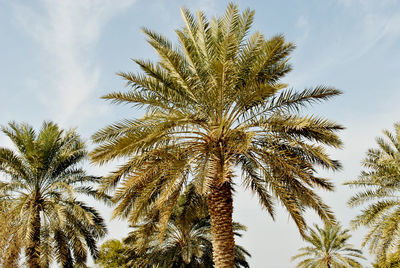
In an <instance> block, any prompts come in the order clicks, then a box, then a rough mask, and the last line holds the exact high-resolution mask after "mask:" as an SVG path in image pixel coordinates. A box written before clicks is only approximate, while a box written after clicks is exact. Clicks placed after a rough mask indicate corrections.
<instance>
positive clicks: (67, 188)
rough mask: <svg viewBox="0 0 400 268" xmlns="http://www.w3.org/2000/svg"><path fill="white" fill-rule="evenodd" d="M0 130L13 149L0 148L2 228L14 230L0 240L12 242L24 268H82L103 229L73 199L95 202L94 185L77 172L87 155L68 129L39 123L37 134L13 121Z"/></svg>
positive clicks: (87, 209)
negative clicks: (4, 205) (4, 225)
mask: <svg viewBox="0 0 400 268" xmlns="http://www.w3.org/2000/svg"><path fill="white" fill-rule="evenodd" d="M1 130H2V131H3V133H5V134H6V135H7V136H8V137H9V138H10V139H11V141H12V142H13V145H14V147H15V148H14V149H9V148H0V173H1V174H2V175H3V176H4V180H1V181H0V202H6V203H7V210H6V211H5V212H6V215H7V216H8V221H7V222H6V223H7V224H8V225H10V226H12V227H13V230H14V231H13V232H12V233H8V234H7V233H5V234H4V233H2V232H1V231H0V235H1V236H2V237H1V238H2V239H6V241H18V243H20V246H21V248H20V249H22V248H25V250H26V252H25V254H26V256H27V259H28V260H27V262H28V264H29V266H30V267H39V265H40V266H43V267H48V265H50V264H51V263H52V262H53V261H56V262H58V263H60V264H61V265H63V266H64V267H72V265H73V264H74V265H84V264H85V262H86V260H87V255H88V251H89V252H90V254H91V255H92V256H93V257H96V256H97V246H96V241H97V240H98V239H99V238H101V237H103V236H104V235H105V233H106V226H105V224H104V221H103V219H102V217H101V216H100V214H99V213H98V212H97V211H96V210H95V209H94V208H92V207H90V206H88V205H87V204H85V202H83V201H80V200H78V199H77V195H79V194H84V195H87V196H92V197H96V191H95V190H94V188H92V186H91V184H93V183H97V182H98V181H99V180H100V178H98V177H93V176H88V175H86V173H85V171H84V170H83V169H82V168H80V167H79V164H80V163H81V162H82V160H84V159H85V158H86V156H87V151H86V149H85V143H84V142H83V141H82V140H81V139H80V138H79V136H78V134H77V133H76V132H75V131H74V130H68V131H64V130H61V129H60V128H59V127H58V126H57V125H56V124H54V123H52V122H44V123H43V125H42V128H41V129H40V131H39V132H36V131H35V130H34V129H33V128H32V127H31V126H29V125H27V124H17V123H14V122H12V123H9V124H8V127H2V129H1ZM7 235H8V236H7ZM20 249H19V250H20ZM3 256H4V255H3ZM3 261H5V260H4V259H3Z"/></svg>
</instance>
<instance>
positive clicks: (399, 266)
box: [373, 251, 400, 268]
mask: <svg viewBox="0 0 400 268" xmlns="http://www.w3.org/2000/svg"><path fill="white" fill-rule="evenodd" d="M373 267H374V268H400V251H398V252H396V253H393V254H390V255H389V256H388V257H387V258H386V260H385V261H379V262H377V263H374V264H373Z"/></svg>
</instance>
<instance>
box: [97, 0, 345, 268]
mask: <svg viewBox="0 0 400 268" xmlns="http://www.w3.org/2000/svg"><path fill="white" fill-rule="evenodd" d="M182 15H183V19H184V22H185V25H184V27H183V28H182V29H178V30H176V34H177V36H178V40H179V45H178V46H176V47H174V46H173V44H172V43H171V42H169V41H168V40H167V39H166V38H164V37H163V36H162V35H160V34H157V33H155V32H153V31H150V30H148V29H143V31H144V33H145V34H146V36H147V38H148V39H147V40H148V43H149V44H150V45H151V46H152V47H153V48H154V49H155V50H156V52H157V53H158V56H159V60H158V61H157V62H155V63H152V62H150V61H145V60H135V62H136V63H137V64H138V65H139V67H140V68H141V69H142V70H143V74H134V73H120V76H122V77H123V78H124V79H125V80H126V81H127V84H128V85H129V86H130V88H131V90H129V91H127V92H115V93H110V94H108V95H106V96H104V98H105V99H107V100H111V101H112V102H113V103H117V104H118V103H127V104H129V105H132V106H136V107H144V108H146V113H145V115H144V116H143V117H141V118H139V119H129V120H128V119H127V120H123V121H121V122H117V123H114V124H112V125H110V126H108V127H105V128H104V129H102V130H99V131H98V132H97V133H96V134H94V135H93V141H94V142H95V143H97V144H98V147H97V148H96V149H95V150H94V151H93V152H92V153H91V157H92V160H93V161H94V162H97V163H99V164H104V163H106V162H108V161H111V160H114V159H117V158H123V159H125V160H126V162H125V164H123V165H122V166H120V167H119V168H118V169H117V170H115V171H114V172H113V173H112V174H110V176H108V177H107V178H106V179H105V180H104V181H103V186H102V189H101V191H102V192H105V193H107V192H110V191H111V192H112V191H113V189H115V187H118V189H117V190H116V191H115V194H114V202H115V203H117V207H116V209H115V216H120V217H128V218H129V219H130V221H131V222H132V223H133V224H135V222H136V221H137V220H138V219H139V218H140V215H142V214H144V213H146V211H147V208H148V206H151V205H150V204H153V203H154V204H156V206H158V207H159V208H160V209H161V208H162V209H163V212H162V215H163V217H162V218H163V220H162V222H163V223H164V224H166V223H167V222H168V217H169V215H170V214H171V211H172V208H173V207H174V204H175V203H176V200H177V199H178V197H179V193H180V192H181V191H182V189H183V188H185V185H187V184H188V183H189V182H192V183H193V184H195V185H196V187H197V191H198V193H200V194H202V195H204V196H207V198H208V207H209V212H210V217H211V229H212V239H213V254H214V257H213V258H214V262H215V266H216V267H218V268H221V267H233V265H234V245H235V242H234V235H233V222H232V209H233V202H232V188H233V187H234V179H235V170H236V168H239V169H240V170H241V171H242V176H241V178H242V183H243V184H244V185H245V187H247V188H250V189H251V190H252V191H253V192H254V193H256V194H257V195H258V197H259V200H260V203H261V205H262V206H263V207H264V208H265V209H266V210H267V211H268V212H269V213H270V214H271V215H272V216H273V215H274V211H275V207H274V203H275V201H274V199H277V200H279V201H280V203H281V204H283V206H284V207H285V208H286V209H287V210H288V212H289V214H290V215H291V218H292V219H293V220H294V221H295V223H296V224H297V226H298V228H299V230H300V232H301V233H303V231H304V230H305V227H306V223H305V221H304V218H303V213H304V209H305V208H312V209H314V210H315V211H316V212H317V213H318V215H319V216H320V217H321V218H322V219H324V220H326V221H331V220H332V219H333V215H332V212H331V211H330V209H329V207H328V206H327V205H325V204H324V203H323V202H322V200H321V199H320V197H319V196H318V195H317V194H316V193H315V192H314V191H313V189H314V188H315V187H317V188H322V189H326V190H332V189H333V185H332V184H331V183H330V182H329V181H328V180H326V179H325V178H320V177H318V176H316V174H315V170H314V167H315V166H322V167H325V168H328V169H332V170H336V169H338V168H339V167H340V165H339V163H338V162H337V161H334V160H332V159H331V158H330V157H329V156H328V154H327V153H326V152H325V150H324V145H326V146H332V147H336V148H338V147H340V146H341V141H340V140H339V138H338V137H337V135H336V131H338V130H340V129H342V127H341V126H340V125H338V124H336V123H334V122H331V121H328V120H326V119H322V118H318V117H315V116H312V115H304V114H303V113H299V111H300V110H301V108H303V107H306V106H308V105H309V104H313V103H316V102H319V101H323V100H327V99H329V98H331V97H333V96H336V95H339V94H340V91H338V90H336V89H334V88H329V87H324V86H318V87H316V88H313V89H306V90H303V91H299V92H296V91H294V90H292V89H287V85H286V84H284V83H282V82H281V80H282V78H283V77H284V76H285V75H286V74H287V73H288V72H289V71H290V70H291V66H290V65H289V64H288V57H289V54H290V52H291V51H292V50H293V49H294V45H293V44H292V43H289V42H286V41H285V39H284V37H283V36H281V35H277V36H274V37H272V38H265V37H264V36H263V35H262V34H261V33H259V32H254V33H252V34H251V35H250V36H248V35H249V31H250V28H251V25H252V22H253V16H254V11H251V10H248V9H247V10H245V11H244V12H242V13H240V12H239V10H238V7H237V6H236V5H234V4H229V5H228V8H227V10H226V13H225V15H224V16H221V17H218V18H213V19H212V20H210V21H209V20H208V19H207V18H206V16H205V15H204V14H203V13H202V12H201V11H199V12H197V17H196V16H194V15H193V14H191V13H190V12H189V11H188V10H186V9H182ZM121 180H122V181H121ZM161 225H162V224H161Z"/></svg>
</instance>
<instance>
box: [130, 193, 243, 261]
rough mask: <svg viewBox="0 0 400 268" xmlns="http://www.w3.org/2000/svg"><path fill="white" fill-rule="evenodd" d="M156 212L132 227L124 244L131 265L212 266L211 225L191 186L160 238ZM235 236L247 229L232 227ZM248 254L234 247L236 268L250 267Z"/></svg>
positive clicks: (206, 211)
mask: <svg viewBox="0 0 400 268" xmlns="http://www.w3.org/2000/svg"><path fill="white" fill-rule="evenodd" d="M158 222H159V214H158V211H153V212H152V213H149V214H148V215H147V216H146V217H144V219H143V220H142V221H141V224H139V225H136V226H134V230H133V231H132V232H130V233H129V235H128V237H127V238H126V239H124V242H125V243H126V244H127V245H129V246H130V250H128V254H129V256H130V259H132V260H133V261H131V262H130V265H132V264H135V265H136V266H139V267H152V266H159V267H164V268H168V267H170V268H173V267H182V268H184V267H198V268H206V267H213V260H212V243H211V230H210V228H211V226H210V217H209V215H208V210H207V204H206V202H205V200H204V198H201V196H199V195H197V194H196V193H195V191H194V187H189V188H188V189H187V191H186V192H185V193H184V194H183V195H181V196H180V197H179V200H178V205H177V206H176V207H175V208H174V210H173V213H172V215H171V217H170V219H169V222H168V225H167V227H166V230H165V232H164V235H163V236H162V237H160V233H159V232H158V228H157V223H158ZM234 230H235V234H236V235H237V236H241V234H240V233H239V231H243V230H246V228H245V227H244V226H243V225H240V224H237V223H235V224H234ZM249 256H250V254H249V253H248V252H247V251H246V250H245V249H244V248H242V247H240V246H238V245H236V246H235V267H237V268H240V267H249V265H248V263H247V261H246V257H249Z"/></svg>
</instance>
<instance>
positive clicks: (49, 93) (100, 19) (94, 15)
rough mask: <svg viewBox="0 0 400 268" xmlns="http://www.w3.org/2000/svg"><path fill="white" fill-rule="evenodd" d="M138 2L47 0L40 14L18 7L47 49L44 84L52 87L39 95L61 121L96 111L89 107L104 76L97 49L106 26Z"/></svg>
mask: <svg viewBox="0 0 400 268" xmlns="http://www.w3.org/2000/svg"><path fill="white" fill-rule="evenodd" d="M134 1H135V0H120V1H113V0H80V1H72V0H64V1H62V0H57V1H54V0H43V1H41V2H40V7H39V9H38V8H37V7H36V8H34V7H31V6H29V7H28V6H24V5H21V4H19V5H15V11H16V16H17V18H18V20H19V21H20V23H21V25H22V26H23V28H24V29H25V31H26V32H27V33H28V34H30V35H31V36H32V37H33V38H34V39H35V40H36V41H37V43H38V44H39V45H40V46H41V47H42V49H43V55H44V62H45V65H46V66H45V67H46V69H47V73H44V74H43V77H41V78H40V79H41V80H42V81H46V82H48V84H46V85H45V88H43V89H41V91H40V92H38V94H40V98H41V100H42V102H43V104H44V106H45V107H46V108H47V109H48V110H49V113H51V114H52V115H54V119H55V120H57V121H58V122H60V123H68V122H69V121H71V120H72V118H74V120H76V117H77V115H79V116H80V117H81V116H82V114H83V115H85V114H86V115H87V116H90V113H91V112H90V111H92V112H94V111H95V110H96V109H93V107H87V105H88V104H87V103H85V100H87V99H88V98H89V96H90V94H91V93H93V91H94V90H95V88H96V87H97V86H98V81H99V75H100V72H101V70H100V68H99V66H97V65H96V64H95V60H94V55H93V51H94V48H95V46H96V43H97V41H98V40H99V36H100V34H101V30H102V27H103V26H104V24H105V23H107V21H109V20H110V18H112V17H113V16H115V15H116V14H118V13H119V12H121V11H122V10H123V9H124V8H126V7H128V6H129V5H131V4H132V3H133V2H134ZM43 84H44V83H43ZM41 86H44V85H41Z"/></svg>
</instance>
